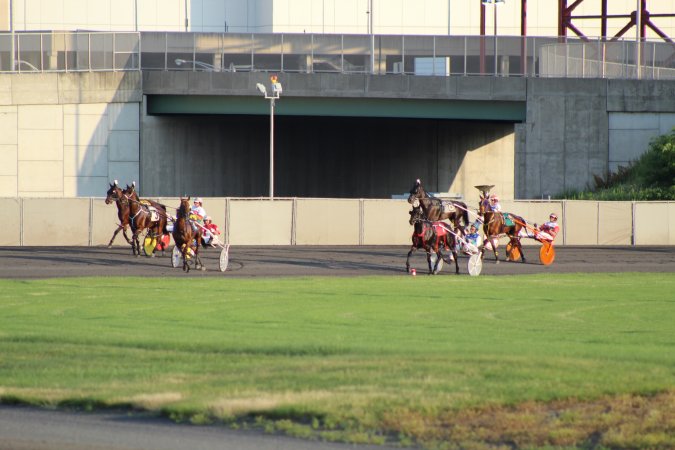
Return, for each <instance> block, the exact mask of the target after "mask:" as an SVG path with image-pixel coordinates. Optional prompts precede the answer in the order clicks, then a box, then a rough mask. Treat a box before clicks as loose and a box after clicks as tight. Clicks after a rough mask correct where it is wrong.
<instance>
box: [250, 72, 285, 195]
mask: <svg viewBox="0 0 675 450" xmlns="http://www.w3.org/2000/svg"><path fill="white" fill-rule="evenodd" d="M270 81H271V82H272V93H271V94H269V95H268V94H267V88H266V87H265V85H264V84H262V83H257V84H256V88H258V91H259V92H260V93H261V94H262V95H263V96H265V98H266V99H268V100H269V101H270V200H272V199H274V101H275V100H277V99H279V97H280V96H281V92H282V90H283V89H282V87H281V83H279V81H278V78H277V76H276V75H272V76H271V77H270Z"/></svg>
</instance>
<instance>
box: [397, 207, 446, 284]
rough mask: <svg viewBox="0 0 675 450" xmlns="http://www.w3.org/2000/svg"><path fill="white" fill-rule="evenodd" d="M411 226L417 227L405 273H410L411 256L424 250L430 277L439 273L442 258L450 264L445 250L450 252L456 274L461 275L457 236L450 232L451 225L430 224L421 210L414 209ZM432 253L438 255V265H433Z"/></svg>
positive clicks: (442, 223)
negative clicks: (416, 251) (417, 251)
mask: <svg viewBox="0 0 675 450" xmlns="http://www.w3.org/2000/svg"><path fill="white" fill-rule="evenodd" d="M409 223H410V225H413V226H414V227H415V229H414V231H413V235H412V246H411V247H410V251H409V252H408V258H407V259H406V260H405V271H406V272H410V256H411V255H412V254H413V252H415V250H417V249H423V250H424V251H425V252H426V254H427V264H428V265H429V275H433V274H436V273H438V265H439V263H440V261H441V258H442V259H443V260H444V261H445V262H447V263H448V264H450V260H449V257H447V256H444V255H443V253H442V250H443V249H446V250H450V252H451V253H452V256H453V257H454V261H455V273H459V263H458V262H457V250H456V248H457V247H456V245H455V243H456V240H455V235H454V234H453V233H452V230H450V225H448V224H447V223H445V222H430V221H428V220H425V219H424V212H423V211H422V209H421V208H419V207H417V208H413V209H412V210H411V211H410V221H409ZM431 252H434V253H435V254H436V263H435V264H434V265H433V267H432V264H431Z"/></svg>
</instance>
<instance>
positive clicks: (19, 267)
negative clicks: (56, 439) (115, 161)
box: [0, 246, 675, 279]
mask: <svg viewBox="0 0 675 450" xmlns="http://www.w3.org/2000/svg"><path fill="white" fill-rule="evenodd" d="M408 250H409V247H407V246H273V247H272V246H270V247H260V246H232V247H231V248H230V252H229V265H228V268H227V271H226V272H220V270H218V258H219V256H220V249H214V248H209V249H202V250H201V252H202V259H203V262H204V265H205V267H206V270H205V271H199V270H191V271H190V272H189V273H188V274H186V273H184V272H183V271H182V269H180V268H177V269H174V268H172V267H171V258H170V254H171V253H170V252H169V251H167V252H166V253H165V255H164V256H161V255H157V256H155V257H153V258H149V257H146V256H140V257H136V256H133V255H131V251H130V250H129V249H128V248H126V247H124V248H123V247H114V248H106V247H3V248H0V278H19V279H31V278H33V279H37V278H55V277H90V276H143V277H186V276H188V277H286V276H345V277H351V276H367V275H389V276H401V275H406V273H405V270H404V269H405V260H406V255H407V253H408ZM555 250H556V258H555V261H554V262H553V264H551V265H550V266H544V265H542V264H541V263H540V262H539V246H531V247H525V248H524V251H525V256H526V258H527V262H526V263H521V262H509V261H503V260H502V261H501V262H500V263H499V264H495V261H494V255H493V254H488V253H486V254H485V259H484V261H483V270H482V273H481V276H489V275H519V274H536V273H575V272H585V273H589V272H590V273H592V272H613V273H619V272H673V271H675V246H669V247H629V246H622V247H562V246H560V247H556V249H555ZM503 255H504V252H503V251H502V252H500V256H501V258H503V257H504V256H503ZM467 263H468V257H466V256H461V257H460V260H459V267H460V275H459V276H467V275H468V268H467ZM411 264H412V267H414V268H415V269H416V270H417V273H418V274H423V273H426V272H427V265H426V259H425V256H424V253H422V252H420V251H417V252H416V253H414V254H413V256H412V257H411ZM453 266H454V265H453ZM440 276H455V275H454V270H453V271H451V270H450V269H448V266H447V265H446V267H445V268H444V270H443V271H442V272H441V274H440Z"/></svg>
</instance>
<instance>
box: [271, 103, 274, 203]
mask: <svg viewBox="0 0 675 450" xmlns="http://www.w3.org/2000/svg"><path fill="white" fill-rule="evenodd" d="M270 200H274V98H270Z"/></svg>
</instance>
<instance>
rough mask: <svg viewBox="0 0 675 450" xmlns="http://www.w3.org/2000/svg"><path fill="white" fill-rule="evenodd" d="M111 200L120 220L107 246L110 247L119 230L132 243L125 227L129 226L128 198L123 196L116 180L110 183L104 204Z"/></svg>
mask: <svg viewBox="0 0 675 450" xmlns="http://www.w3.org/2000/svg"><path fill="white" fill-rule="evenodd" d="M112 202H115V204H116V205H117V218H118V219H119V220H120V223H119V225H118V226H117V229H116V230H115V232H114V233H113V235H112V238H110V242H108V248H110V247H112V243H113V241H114V240H115V238H116V237H117V235H118V234H119V232H120V231H121V232H122V236H124V239H126V241H127V243H128V244H129V245H133V241H132V240H131V239H129V237H128V236H127V228H129V200H128V199H127V198H126V197H125V196H124V191H123V190H122V188H121V187H120V186H119V185H118V184H117V180H115V182H114V183H112V184H111V185H110V189H108V192H106V197H105V204H106V205H109V204H111V203H112ZM132 248H133V247H132Z"/></svg>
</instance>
